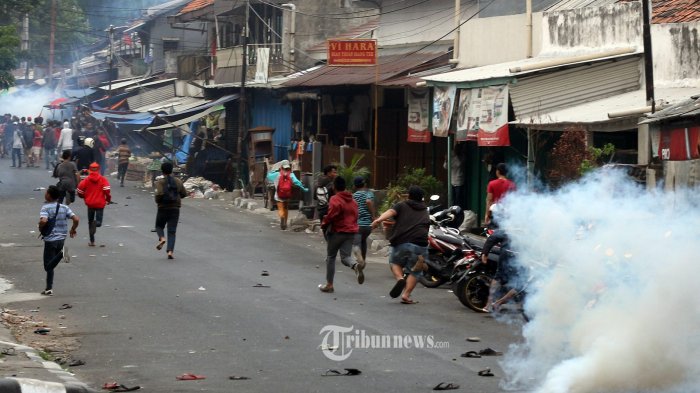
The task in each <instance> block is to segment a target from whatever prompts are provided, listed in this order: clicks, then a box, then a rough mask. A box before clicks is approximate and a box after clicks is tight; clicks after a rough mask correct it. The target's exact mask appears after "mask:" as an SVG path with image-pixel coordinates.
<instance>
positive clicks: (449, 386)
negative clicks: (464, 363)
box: [433, 382, 459, 390]
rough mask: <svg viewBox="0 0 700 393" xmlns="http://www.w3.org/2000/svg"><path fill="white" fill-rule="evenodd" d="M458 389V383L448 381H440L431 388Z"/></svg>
mask: <svg viewBox="0 0 700 393" xmlns="http://www.w3.org/2000/svg"><path fill="white" fill-rule="evenodd" d="M455 389H459V385H456V384H454V383H449V382H440V383H439V384H437V386H435V387H434V388H433V390H455Z"/></svg>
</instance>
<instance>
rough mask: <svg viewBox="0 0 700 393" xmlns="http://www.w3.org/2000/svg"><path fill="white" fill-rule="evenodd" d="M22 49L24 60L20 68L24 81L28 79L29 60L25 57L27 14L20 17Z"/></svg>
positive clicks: (27, 38) (27, 49)
mask: <svg viewBox="0 0 700 393" xmlns="http://www.w3.org/2000/svg"><path fill="white" fill-rule="evenodd" d="M21 49H22V51H23V52H24V56H25V60H24V61H23V62H22V68H24V81H25V82H26V81H27V80H29V61H28V60H26V59H27V52H28V51H29V14H24V18H23V19H22V47H21Z"/></svg>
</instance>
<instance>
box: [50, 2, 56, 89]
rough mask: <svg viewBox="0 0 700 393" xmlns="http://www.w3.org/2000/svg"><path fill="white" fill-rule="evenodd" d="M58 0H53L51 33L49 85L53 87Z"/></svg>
mask: <svg viewBox="0 0 700 393" xmlns="http://www.w3.org/2000/svg"><path fill="white" fill-rule="evenodd" d="M55 40H56V0H51V35H50V36H49V77H48V85H49V87H51V79H53V63H54V56H55V55H56V50H55V49H54V47H55V43H56V41H55Z"/></svg>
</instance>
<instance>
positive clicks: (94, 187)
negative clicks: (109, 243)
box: [78, 162, 112, 247]
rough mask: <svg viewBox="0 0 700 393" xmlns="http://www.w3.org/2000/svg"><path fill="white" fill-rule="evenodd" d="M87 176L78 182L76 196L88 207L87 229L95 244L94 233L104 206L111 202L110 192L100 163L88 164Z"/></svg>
mask: <svg viewBox="0 0 700 393" xmlns="http://www.w3.org/2000/svg"><path fill="white" fill-rule="evenodd" d="M89 169H90V173H89V174H88V177H86V178H85V179H83V181H81V182H80V184H78V196H79V197H81V198H83V199H84V200H85V205H87V208H88V229H89V231H90V243H88V246H90V247H94V246H95V233H96V232H97V228H99V227H101V226H102V217H103V214H104V209H105V206H106V205H107V204H108V203H110V202H112V194H111V189H110V186H109V181H107V179H106V178H105V177H104V176H102V175H100V165H99V164H98V163H96V162H93V163H92V164H90V166H89Z"/></svg>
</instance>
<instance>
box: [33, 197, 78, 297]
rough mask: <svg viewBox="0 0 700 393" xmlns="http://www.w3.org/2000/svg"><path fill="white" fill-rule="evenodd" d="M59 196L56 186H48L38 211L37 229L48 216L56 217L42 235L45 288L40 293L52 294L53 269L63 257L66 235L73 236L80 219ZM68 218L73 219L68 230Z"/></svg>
mask: <svg viewBox="0 0 700 393" xmlns="http://www.w3.org/2000/svg"><path fill="white" fill-rule="evenodd" d="M60 196H61V191H59V189H58V187H56V186H49V188H48V189H47V190H46V194H45V195H44V199H45V200H46V203H44V205H43V206H42V207H41V212H40V213H39V229H40V230H41V228H43V227H44V226H46V225H47V223H48V221H49V218H53V217H56V224H55V225H54V227H53V230H52V231H51V233H49V234H48V235H47V236H45V237H44V270H46V289H45V290H44V291H42V292H41V294H42V295H45V296H51V295H53V270H54V269H55V268H56V266H58V264H59V262H61V260H62V259H63V244H64V242H65V240H66V236H68V235H70V237H71V238H74V237H75V235H76V229H78V223H79V222H80V219H79V218H78V216H77V215H75V214H74V213H73V211H72V210H71V209H70V208H69V207H68V206H66V205H64V204H61V203H60V202H57V201H58V198H60ZM68 219H70V220H72V221H73V225H72V226H71V228H70V231H69V230H68Z"/></svg>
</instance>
